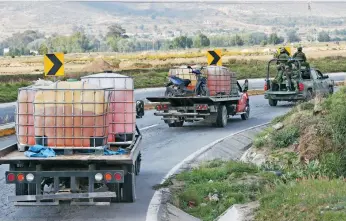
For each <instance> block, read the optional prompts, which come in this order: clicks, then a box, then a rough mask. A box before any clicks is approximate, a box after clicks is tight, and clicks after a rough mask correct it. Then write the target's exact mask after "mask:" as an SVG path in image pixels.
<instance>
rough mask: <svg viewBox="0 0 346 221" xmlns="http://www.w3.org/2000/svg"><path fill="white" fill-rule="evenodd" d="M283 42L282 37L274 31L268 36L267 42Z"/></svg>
mask: <svg viewBox="0 0 346 221" xmlns="http://www.w3.org/2000/svg"><path fill="white" fill-rule="evenodd" d="M283 42H284V39H283V38H282V37H279V36H278V35H277V34H276V33H272V34H270V36H269V39H268V43H269V44H274V45H276V44H281V43H283Z"/></svg>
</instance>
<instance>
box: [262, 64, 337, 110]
mask: <svg viewBox="0 0 346 221" xmlns="http://www.w3.org/2000/svg"><path fill="white" fill-rule="evenodd" d="M278 61H279V59H272V60H270V61H269V62H268V68H267V77H266V80H265V85H264V91H265V92H264V98H265V99H268V102H269V105H270V106H276V105H277V103H278V101H299V100H303V101H307V100H310V99H312V98H313V97H314V96H315V95H316V94H321V95H323V96H326V95H328V94H332V93H333V92H334V81H333V80H330V79H329V76H328V75H323V74H322V72H321V71H320V70H318V69H316V68H310V69H306V68H305V67H302V66H301V65H300V61H299V60H296V59H292V60H291V62H293V63H295V67H296V68H298V70H299V71H298V76H297V77H296V78H295V80H296V81H297V84H296V85H294V84H292V88H294V90H293V91H289V90H288V89H287V87H286V79H285V76H284V80H283V82H282V83H281V84H278V82H276V81H275V80H273V78H271V76H277V75H278V69H277V68H274V67H273V65H272V64H276V63H277V62H278ZM273 73H274V74H273ZM295 87H298V88H297V89H298V90H295V89H296V88H295Z"/></svg>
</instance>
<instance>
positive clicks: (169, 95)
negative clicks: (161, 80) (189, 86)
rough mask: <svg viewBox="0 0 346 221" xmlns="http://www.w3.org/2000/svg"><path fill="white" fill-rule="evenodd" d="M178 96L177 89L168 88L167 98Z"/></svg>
mask: <svg viewBox="0 0 346 221" xmlns="http://www.w3.org/2000/svg"><path fill="white" fill-rule="evenodd" d="M175 95H176V91H175V89H173V88H171V87H166V91H165V97H174V96H175Z"/></svg>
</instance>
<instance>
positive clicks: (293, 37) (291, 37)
mask: <svg viewBox="0 0 346 221" xmlns="http://www.w3.org/2000/svg"><path fill="white" fill-rule="evenodd" d="M286 34H287V39H288V41H289V42H291V43H292V42H298V41H300V38H299V36H298V34H297V31H296V30H293V29H291V30H289V31H287V33H286Z"/></svg>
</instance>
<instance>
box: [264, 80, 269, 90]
mask: <svg viewBox="0 0 346 221" xmlns="http://www.w3.org/2000/svg"><path fill="white" fill-rule="evenodd" d="M264 90H265V91H266V90H268V85H267V82H265V83H264Z"/></svg>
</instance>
